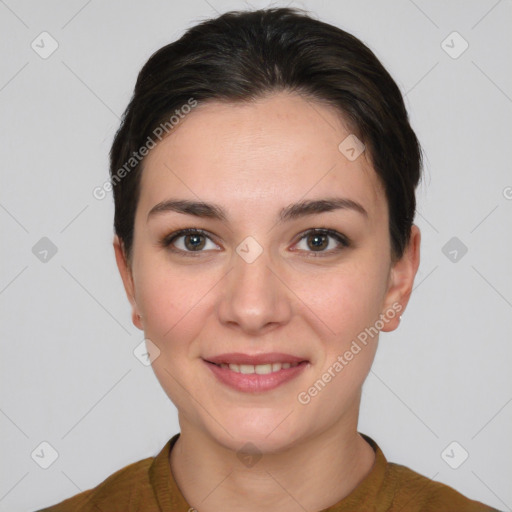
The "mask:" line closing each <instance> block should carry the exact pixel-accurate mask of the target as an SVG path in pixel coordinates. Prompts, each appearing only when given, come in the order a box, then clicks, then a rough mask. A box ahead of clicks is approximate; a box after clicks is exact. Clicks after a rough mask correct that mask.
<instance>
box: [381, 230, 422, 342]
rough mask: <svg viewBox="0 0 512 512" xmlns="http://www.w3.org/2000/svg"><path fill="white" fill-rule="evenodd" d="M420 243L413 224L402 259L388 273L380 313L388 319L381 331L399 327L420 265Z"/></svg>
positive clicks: (419, 236) (419, 233)
mask: <svg viewBox="0 0 512 512" xmlns="http://www.w3.org/2000/svg"><path fill="white" fill-rule="evenodd" d="M420 243H421V232H420V229H419V228H418V226H416V225H415V224H413V225H412V227H411V236H410V239H409V244H408V246H407V248H406V250H405V251H404V254H403V256H402V258H401V259H400V260H399V261H397V262H396V263H395V264H394V265H393V268H392V269H391V272H390V278H389V284H388V289H387V292H386V297H385V300H384V310H383V311H382V314H383V315H384V316H385V317H386V318H388V321H387V322H386V323H385V325H384V327H383V328H382V329H381V330H382V331H384V332H390V331H394V330H395V329H396V328H397V327H398V326H399V324H400V317H401V315H403V314H404V311H405V308H406V307H407V303H408V302H409V298H410V296H411V292H412V288H413V285H414V278H415V277H416V273H417V271H418V267H419V264H420Z"/></svg>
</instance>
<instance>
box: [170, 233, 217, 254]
mask: <svg viewBox="0 0 512 512" xmlns="http://www.w3.org/2000/svg"><path fill="white" fill-rule="evenodd" d="M161 244H162V246H163V247H167V248H169V250H171V251H173V252H177V253H183V254H187V253H188V254H191V253H202V252H206V251H207V250H209V249H218V245H217V244H215V243H213V241H212V240H211V238H210V236H208V235H207V234H206V233H203V232H202V231H201V230H197V229H191V228H189V229H183V230H180V231H178V232H175V233H171V234H170V235H168V236H166V237H165V238H164V239H163V240H162V241H161ZM208 244H210V245H208Z"/></svg>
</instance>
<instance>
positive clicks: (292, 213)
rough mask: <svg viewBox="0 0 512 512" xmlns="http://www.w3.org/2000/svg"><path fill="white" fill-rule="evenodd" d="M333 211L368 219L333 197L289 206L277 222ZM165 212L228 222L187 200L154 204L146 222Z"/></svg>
mask: <svg viewBox="0 0 512 512" xmlns="http://www.w3.org/2000/svg"><path fill="white" fill-rule="evenodd" d="M334 210H352V211H355V212H358V213H360V214H361V215H363V216H364V217H366V218H368V212H367V211H366V210H365V209H364V207H363V206H362V205H361V204H360V203H358V202H357V201H353V200H352V199H348V198H344V197H333V198H325V199H314V200H304V201H300V202H298V203H294V204H290V205H288V206H286V207H285V208H283V209H282V210H281V211H280V212H279V215H278V222H280V223H281V222H286V221H290V220H295V219H298V218H300V217H305V216H308V215H316V214H319V213H324V212H332V211H334ZM165 212H177V213H182V214H185V215H193V216H194V217H201V218H209V219H214V220H220V221H223V222H225V221H227V220H228V215H227V213H226V211H225V210H224V209H223V208H222V207H221V206H219V205H216V204H213V203H206V202H203V201H190V200H188V199H179V200H175V199H167V200H165V201H162V202H160V203H158V204H156V205H155V206H153V208H151V210H150V211H149V213H148V216H147V220H149V218H150V217H152V216H154V215H156V214H159V213H165Z"/></svg>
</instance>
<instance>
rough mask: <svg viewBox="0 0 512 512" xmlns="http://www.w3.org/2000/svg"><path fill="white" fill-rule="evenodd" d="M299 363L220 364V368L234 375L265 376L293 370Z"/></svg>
mask: <svg viewBox="0 0 512 512" xmlns="http://www.w3.org/2000/svg"><path fill="white" fill-rule="evenodd" d="M298 364H299V363H268V364H256V365H254V364H230V365H227V364H226V363H222V364H221V365H220V367H221V368H229V369H230V370H231V371H233V372H236V373H242V374H244V375H249V374H251V373H257V374H258V375H267V374H269V373H273V372H278V371H280V370H286V369H288V368H293V367H295V366H297V365H298Z"/></svg>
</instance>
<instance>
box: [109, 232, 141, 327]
mask: <svg viewBox="0 0 512 512" xmlns="http://www.w3.org/2000/svg"><path fill="white" fill-rule="evenodd" d="M113 246H114V253H115V257H116V263H117V268H118V270H119V274H120V275H121V280H122V281H123V286H124V291H125V292H126V296H127V297H128V300H129V301H130V304H131V306H132V322H133V325H135V327H137V328H139V329H140V330H143V329H144V328H143V326H142V318H141V315H140V313H139V311H138V307H137V303H136V301H135V286H134V283H133V275H132V270H131V267H130V264H129V262H128V258H127V255H126V251H125V249H124V244H123V242H122V240H121V239H120V238H119V237H118V236H117V235H115V236H114V241H113Z"/></svg>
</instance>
